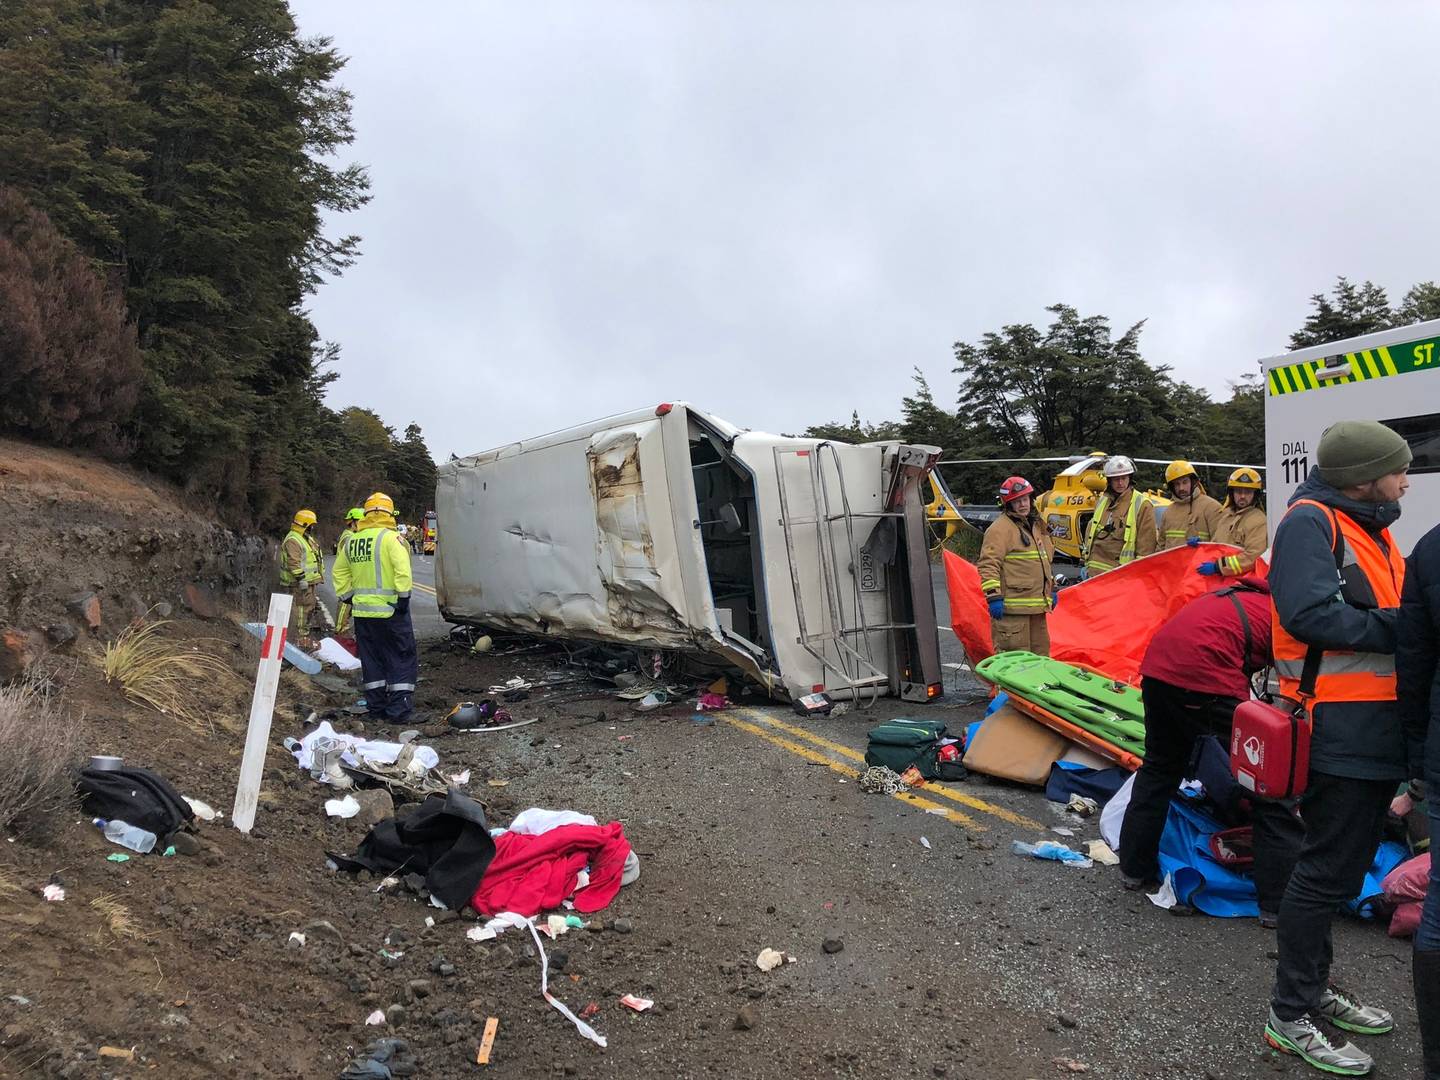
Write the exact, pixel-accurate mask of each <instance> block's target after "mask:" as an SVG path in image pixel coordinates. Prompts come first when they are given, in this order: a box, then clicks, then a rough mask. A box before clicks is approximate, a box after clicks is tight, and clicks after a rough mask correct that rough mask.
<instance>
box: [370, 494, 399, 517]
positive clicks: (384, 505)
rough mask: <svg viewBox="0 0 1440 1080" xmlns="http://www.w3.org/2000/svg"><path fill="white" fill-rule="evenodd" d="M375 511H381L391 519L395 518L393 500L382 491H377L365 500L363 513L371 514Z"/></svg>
mask: <svg viewBox="0 0 1440 1080" xmlns="http://www.w3.org/2000/svg"><path fill="white" fill-rule="evenodd" d="M376 510H380V511H383V512H384V513H387V514H389V515H390V516H391V517H394V516H395V500H394V499H392V498H390V496H389V495H386V494H385V493H384V492H383V491H377V492H375V494H373V495H371V496H370V497H369V498H368V499H366V500H365V513H367V514H372V513H374V512H375V511H376Z"/></svg>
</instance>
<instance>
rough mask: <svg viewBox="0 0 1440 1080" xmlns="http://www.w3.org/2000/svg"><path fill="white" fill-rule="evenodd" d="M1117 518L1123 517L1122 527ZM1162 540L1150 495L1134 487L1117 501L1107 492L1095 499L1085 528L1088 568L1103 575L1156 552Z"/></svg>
mask: <svg viewBox="0 0 1440 1080" xmlns="http://www.w3.org/2000/svg"><path fill="white" fill-rule="evenodd" d="M1117 518H1120V519H1123V526H1122V527H1121V528H1119V529H1118V530H1117V527H1116V519H1117ZM1158 543H1159V541H1158V538H1157V536H1156V535H1155V505H1154V503H1152V502H1151V501H1150V497H1149V496H1148V495H1144V494H1142V493H1140V492H1139V491H1136V490H1135V489H1134V488H1133V487H1132V488H1131V489H1130V490H1129V491H1127V492H1125V494H1124V495H1122V496H1120V499H1119V501H1118V502H1117V501H1116V500H1115V499H1114V497H1113V496H1112V495H1111V494H1110V492H1109V491H1105V492H1103V493H1102V494H1101V496H1100V498H1099V499H1097V500H1096V501H1095V513H1094V515H1093V516H1092V517H1091V518H1090V527H1089V528H1088V529H1086V531H1085V549H1084V552H1083V554H1084V556H1085V569H1086V570H1087V571H1088V572H1089V573H1090V575H1091V576H1094V575H1096V574H1103V573H1105V571H1107V570H1114V569H1115V568H1116V567H1117V566H1122V565H1124V564H1125V563H1128V562H1133V561H1134V560H1135V559H1138V558H1140V557H1141V556H1144V555H1153V554H1154V553H1155V549H1156V547H1157V546H1158Z"/></svg>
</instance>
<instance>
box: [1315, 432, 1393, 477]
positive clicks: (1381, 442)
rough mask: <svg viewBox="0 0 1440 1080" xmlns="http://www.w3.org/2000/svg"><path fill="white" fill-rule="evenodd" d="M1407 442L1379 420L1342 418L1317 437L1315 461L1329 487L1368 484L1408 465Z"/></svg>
mask: <svg viewBox="0 0 1440 1080" xmlns="http://www.w3.org/2000/svg"><path fill="white" fill-rule="evenodd" d="M1411 456H1412V455H1411V453H1410V444H1409V443H1407V442H1406V441H1405V440H1404V439H1403V438H1402V437H1401V436H1400V435H1398V434H1396V433H1395V432H1394V431H1392V430H1391V429H1390V428H1388V427H1386V426H1385V425H1384V424H1382V423H1380V422H1379V421H1378V420H1341V421H1339V422H1337V423H1334V424H1331V425H1330V426H1329V427H1328V428H1326V429H1325V434H1323V435H1321V436H1320V445H1319V447H1318V448H1317V449H1316V451H1315V460H1316V462H1317V463H1318V464H1319V466H1320V478H1321V479H1322V480H1324V481H1325V482H1326V483H1327V484H1329V485H1331V486H1332V487H1337V488H1346V487H1354V486H1355V485H1357V484H1368V483H1369V482H1370V481H1372V480H1379V479H1380V477H1382V476H1388V475H1389V474H1390V473H1393V472H1399V471H1400V470H1401V469H1403V468H1405V466H1407V465H1409V464H1410V458H1411Z"/></svg>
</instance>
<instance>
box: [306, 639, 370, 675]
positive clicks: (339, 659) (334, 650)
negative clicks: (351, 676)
mask: <svg viewBox="0 0 1440 1080" xmlns="http://www.w3.org/2000/svg"><path fill="white" fill-rule="evenodd" d="M311 655H312V656H314V657H315V659H317V660H321V661H324V662H325V663H327V664H334V665H335V666H336V667H337V668H339V669H340V670H341V671H355V670H356V669H357V668H359V667H360V660H359V658H358V657H356V656H353V655H351V653H350V650H349V649H347V648H345V646H344V645H341V644H340V642H338V641H336V640H335V639H334V638H333V637H327V638H326V639H325V640H324V641H322V642H320V647H319V648H318V649H316V650H315V651H314V652H313V653H311Z"/></svg>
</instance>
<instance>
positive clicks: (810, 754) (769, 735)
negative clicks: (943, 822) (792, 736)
mask: <svg viewBox="0 0 1440 1080" xmlns="http://www.w3.org/2000/svg"><path fill="white" fill-rule="evenodd" d="M723 719H724V721H725V722H726V723H727V724H731V725H733V726H734V727H738V728H740V729H741V730H742V731H748V732H750V734H751V735H758V736H759V737H760V738H762V739H764V740H765V741H766V742H768V743H772V744H773V745H775V746H778V747H780V748H781V749H782V750H789V751H790V753H792V754H796V755H798V756H799V757H802V758H804V759H805V760H806V761H813V762H814V763H815V764H816V765H825V766H827V767H829V768H831V769H834V770H835V771H836V772H838V773H840V774H842V775H844V776H848V777H850V778H851V779H852V780H854V779H858V778H859V776H860V773H859V772H858V771H856V770H855V769H852V768H850V766H848V765H842V764H840V762H838V761H835V760H833V759H831V758H828V757H826V756H825V755H824V754H822V753H820V752H819V751H818V750H811V749H810V748H809V747H808V746H801V745H800V744H799V743H797V742H791V741H790V740H789V739H786V738H782V737H781V736H779V735H776V734H775V733H774V732H773V731H766V730H765V729H764V728H763V727H760V726H759V725H758V724H752V723H750V722H749V721H747V720H738V719H736V718H735V717H733V716H726V717H723ZM890 797H891V798H892V799H898V800H899V801H900V802H903V803H906V804H908V805H911V806H918V807H920V809H922V810H934V811H935V812H936V815H937V816H939V817H943V818H945V819H947V820H948V821H953V822H954V823H955V824H956V825H963V826H965V827H966V828H968V829H973V830H975V831H976V832H984V831H985V826H984V825H981V824H980V823H979V822H978V821H976V820H975V819H974V818H972V817H970V816H969V815H968V814H962V813H961V812H960V811H959V810H952V809H950V807H948V806H941V805H940V804H939V803H937V802H932V801H931V800H930V799H926V798H922V797H921V796H919V795H914V794H911V793H910V792H908V791H897V792H895V794H893V795H891V796H890Z"/></svg>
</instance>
